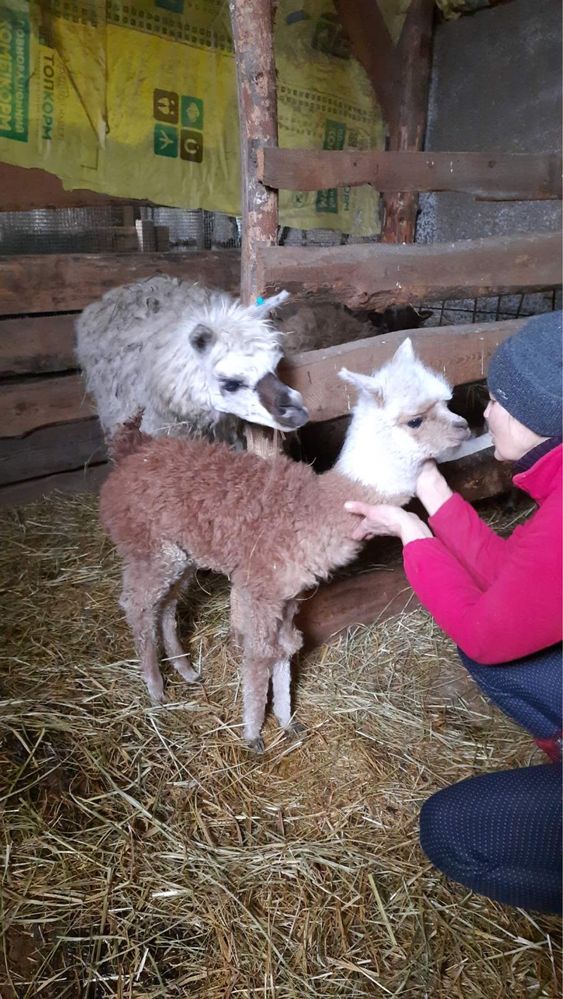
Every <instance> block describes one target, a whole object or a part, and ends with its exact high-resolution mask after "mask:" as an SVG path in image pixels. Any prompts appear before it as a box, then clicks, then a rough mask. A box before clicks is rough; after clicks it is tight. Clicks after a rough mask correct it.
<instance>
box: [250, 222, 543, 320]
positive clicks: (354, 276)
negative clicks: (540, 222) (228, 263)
mask: <svg viewBox="0 0 563 999" xmlns="http://www.w3.org/2000/svg"><path fill="white" fill-rule="evenodd" d="M561 260H562V257H561V237H560V234H559V233H557V232H554V233H532V234H531V235H523V236H519V235H518V236H499V237H496V236H495V237H492V238H486V239H468V240H463V241H460V242H457V243H430V244H416V245H414V246H413V245H404V246H403V245H392V244H385V245H383V244H377V245H374V244H369V245H367V244H360V245H348V246H335V247H326V248H323V249H320V248H317V247H298V246H295V247H294V246H291V247H285V246H275V247H264V248H262V249H260V251H259V255H258V273H259V276H260V280H259V284H260V286H261V287H262V288H264V289H265V291H267V292H270V291H271V290H273V289H280V288H286V289H287V290H288V291H290V292H307V293H315V292H324V293H329V294H330V295H331V296H333V297H334V298H335V299H336V301H339V302H343V303H345V304H346V305H349V306H351V307H352V308H360V309H362V308H373V309H378V308H385V307H386V306H388V305H389V304H390V303H395V304H402V303H406V302H419V301H428V300H432V299H448V298H476V297H477V296H485V295H494V294H504V293H512V292H520V291H524V290H532V289H534V288H546V287H550V286H553V285H558V284H559V283H560V282H561Z"/></svg>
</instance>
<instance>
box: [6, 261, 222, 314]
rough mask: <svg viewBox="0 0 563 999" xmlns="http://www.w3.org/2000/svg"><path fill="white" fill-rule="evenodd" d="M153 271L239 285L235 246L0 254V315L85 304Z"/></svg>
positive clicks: (74, 308)
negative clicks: (191, 250)
mask: <svg viewBox="0 0 563 999" xmlns="http://www.w3.org/2000/svg"><path fill="white" fill-rule="evenodd" d="M154 274H170V275H172V276H173V277H178V278H182V279H184V280H186V281H201V283H202V284H207V285H209V286H210V287H214V288H222V289H224V290H225V291H237V290H238V287H239V281H240V253H239V251H238V250H218V251H212V250H205V251H202V252H198V253H131V254H128V253H100V254H98V253H81V254H74V253H68V254H66V253H65V254H56V253H53V254H38V255H36V256H24V255H22V256H13V257H0V316H20V315H24V314H29V313H37V312H72V311H77V310H79V309H83V308H84V306H85V305H88V304H89V303H90V302H93V301H95V300H96V299H97V298H99V297H100V296H101V295H103V294H104V293H105V292H106V291H109V289H110V288H115V287H116V286H117V285H120V284H127V283H129V282H131V281H138V280H139V279H140V278H144V277H150V276H152V275H154Z"/></svg>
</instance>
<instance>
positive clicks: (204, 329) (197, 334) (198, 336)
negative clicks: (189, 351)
mask: <svg viewBox="0 0 563 999" xmlns="http://www.w3.org/2000/svg"><path fill="white" fill-rule="evenodd" d="M214 340H215V334H214V332H213V330H210V329H209V326H204V325H203V323H198V325H197V326H195V327H194V329H193V330H192V332H191V333H190V343H191V345H192V347H193V348H194V350H197V352H198V354H203V353H205V351H206V350H209V348H210V346H211V344H212V343H213V341H214Z"/></svg>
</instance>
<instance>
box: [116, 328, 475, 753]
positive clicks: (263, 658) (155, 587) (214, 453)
mask: <svg viewBox="0 0 563 999" xmlns="http://www.w3.org/2000/svg"><path fill="white" fill-rule="evenodd" d="M341 376H342V377H343V378H344V379H345V380H347V381H348V382H350V383H351V384H352V385H354V386H355V388H356V389H358V390H359V398H358V403H357V405H356V407H355V409H354V412H353V416H352V419H351V422H350V427H349V429H348V433H347V436H346V441H345V443H344V447H343V449H342V452H341V454H340V457H339V459H338V461H337V463H336V465H335V467H334V468H333V469H331V470H330V471H329V472H325V473H324V474H323V475H317V474H315V472H313V470H312V469H311V468H310V467H309V466H308V465H304V464H297V463H295V462H293V461H291V460H289V459H288V458H286V457H284V456H282V455H279V456H277V457H276V459H275V460H273V461H265V460H264V459H263V458H260V457H258V456H257V455H255V454H252V453H248V452H246V453H234V452H232V451H229V450H228V449H227V448H226V447H225V446H224V445H221V444H213V443H208V442H205V441H202V440H187V439H184V440H179V439H173V438H160V439H156V438H151V437H148V436H147V435H145V434H143V433H141V432H140V431H139V430H138V428H137V427H135V426H132V425H126V426H125V427H123V428H122V429H121V430H120V431H118V433H117V434H116V436H115V437H114V440H113V453H114V457H115V459H116V461H117V467H116V468H115V469H114V470H113V471H112V473H111V474H110V476H109V477H108V479H107V480H106V482H105V484H104V486H103V488H102V493H101V519H102V522H103V524H104V526H105V528H106V529H107V531H108V533H109V535H110V536H111V538H112V539H113V541H114V543H115V545H116V547H117V549H118V551H119V553H120V555H121V556H122V558H123V562H124V566H123V593H122V598H121V604H122V607H123V609H124V611H125V613H126V616H127V620H128V622H129V625H130V627H131V630H132V632H133V635H134V638H135V643H136V648H137V653H138V656H139V659H140V664H141V669H142V671H143V674H144V677H145V680H146V683H147V686H148V689H149V692H150V695H151V697H152V698H153V699H154V700H155V701H160V702H161V701H162V700H163V698H164V689H163V681H162V676H161V673H160V668H159V658H158V656H159V640H160V639H162V643H163V645H164V649H165V651H166V655H167V656H168V657H169V658H170V659H171V661H172V663H173V664H174V666H175V668H176V669H177V671H178V672H179V673H180V674H181V676H183V677H184V679H185V680H186V681H187V682H188V683H193V682H194V681H196V680H198V679H199V675H198V673H197V672H196V671H195V670H194V669H193V667H192V666H191V665H190V663H189V660H188V658H187V656H186V654H185V653H184V650H183V649H182V647H181V645H180V642H179V640H178V636H177V632H176V605H177V601H178V596H179V593H180V590H181V589H182V588H183V587H185V586H186V585H187V584H188V583H189V581H190V579H191V577H192V576H193V574H194V572H195V570H196V569H197V568H205V569H212V570H214V571H216V572H221V573H224V574H225V575H226V576H228V577H229V579H230V581H231V586H232V590H231V628H232V631H233V633H234V634H235V635H237V637H238V638H239V641H240V644H241V646H242V650H243V704H244V736H245V739H246V741H247V743H248V745H249V746H250V747H251V748H253V749H255V750H257V751H261V750H262V749H263V742H262V738H261V735H260V732H261V729H262V724H263V721H264V713H265V708H266V701H267V694H268V686H269V681H270V677H271V678H272V684H273V710H274V714H275V716H276V718H277V720H278V722H279V724H280V725H281V726H282V728H284V729H286V730H287V731H288V732H291V731H295V730H296V729H295V723H293V722H292V712H291V702H290V661H291V657H292V655H293V654H294V653H295V652H296V651H297V650H298V649H299V648H300V646H301V642H302V639H301V635H300V633H299V632H298V631H297V629H296V628H295V626H294V623H293V619H294V616H295V612H296V609H297V599H298V597H299V595H300V594H301V593H302V592H303V591H304V590H306V589H308V588H309V587H311V586H313V585H314V584H315V583H316V582H317V581H318V580H321V579H326V577H327V576H328V575H329V574H330V573H331V572H332V571H333V570H334V569H336V568H338V567H340V566H343V565H345V564H346V563H348V562H350V561H351V560H352V559H353V558H354V557H355V556H356V555H357V553H358V551H359V548H360V543H359V542H358V541H355V540H353V538H352V533H353V530H354V527H355V526H356V523H357V520H356V518H355V517H354V516H353V515H352V514H350V513H347V512H346V511H345V509H344V502H345V501H346V500H349V499H361V500H364V501H366V502H370V503H374V502H380V501H386V502H394V503H399V504H403V503H406V502H407V501H408V500H409V499H410V498H411V497H412V496H413V495H414V490H415V482H416V477H417V473H418V471H419V469H420V465H421V463H422V462H423V461H424V460H426V459H428V458H432V457H436V456H437V455H439V454H440V453H441V452H442V451H444V450H445V449H447V448H451V447H453V446H454V445H456V444H459V443H460V441H462V440H464V439H465V438H467V437H468V436H469V431H468V428H467V423H466V421H465V420H464V419H462V418H460V417H458V416H455V415H454V414H453V413H451V412H450V411H449V409H448V408H447V405H446V402H447V400H448V399H449V398H450V394H451V392H450V387H449V386H448V384H447V383H446V381H445V380H444V378H443V377H442V376H441V375H439V374H436V373H435V372H433V371H430V370H429V369H428V368H426V367H425V366H424V365H423V364H422V362H421V361H420V360H418V358H416V357H415V355H414V352H413V349H412V345H411V342H410V340H405V341H404V343H403V344H402V345H401V346H400V347H399V349H398V350H397V352H396V354H395V356H394V357H393V359H392V360H391V361H390V362H389V363H388V364H386V365H385V366H384V367H382V368H380V369H379V370H378V371H376V372H375V373H374V374H373V376H367V375H361V374H354V373H352V372H347V371H346V370H345V369H343V370H342V372H341Z"/></svg>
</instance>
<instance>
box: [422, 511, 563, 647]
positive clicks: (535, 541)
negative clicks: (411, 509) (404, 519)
mask: <svg viewBox="0 0 563 999" xmlns="http://www.w3.org/2000/svg"><path fill="white" fill-rule="evenodd" d="M403 559H404V566H405V572H406V575H407V578H408V580H409V582H410V584H411V586H412V587H413V589H414V591H415V592H416V594H417V595H418V597H419V599H420V601H421V603H422V604H423V605H424V606H425V607H426V608H427V610H429V611H430V613H431V614H432V616H433V617H434V618H435V620H436V622H437V623H438V624H439V625H440V627H441V628H442V629H443V630H444V631H445V632H446V634H447V635H449V636H450V638H452V639H453V641H454V642H456V644H457V645H459V646H460V648H461V649H463V651H464V652H465V654H466V655H468V656H469V657H470V658H471V659H474V660H475V661H476V662H478V663H483V664H488V665H493V664H498V663H506V662H510V661H511V660H513V659H519V658H521V657H523V656H526V655H530V654H532V653H533V652H538V651H540V650H541V649H544V648H548V647H549V646H550V645H554V644H555V643H556V642H559V641H561V632H562V621H561V618H562V610H561V602H562V579H561V577H562V566H561V518H560V516H558V515H557V513H556V516H555V517H554V516H553V512H552V514H551V515H550V514H549V512H548V511H547V510H545V509H544V508H542V509H540V510H538V511H537V513H536V514H534V516H533V517H532V518H531V519H530V521H528V523H527V524H526V525H524V526H523V527H522V528H520V532H519V535H518V539H517V541H515V542H514V543H513V544H511V545H510V546H509V548H508V550H507V551H506V555H505V558H504V560H503V562H502V565H501V566H500V568H499V569H498V575H497V577H496V579H494V581H493V582H492V583H491V584H490V585H489V586H487V587H486V588H485V589H483V587H481V586H479V584H478V583H477V581H476V579H475V577H474V575H473V574H472V573H471V572H470V571H469V570H468V569H467V568H466V566H465V565H464V563H463V561H462V560H461V559H458V558H457V557H456V555H455V554H453V553H452V552H451V550H449V549H448V548H446V547H445V545H444V543H443V542H442V540H440V539H439V538H425V539H424V540H421V541H412V542H411V543H410V544H408V545H406V546H405V548H404V554H403ZM497 563H498V560H497Z"/></svg>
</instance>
